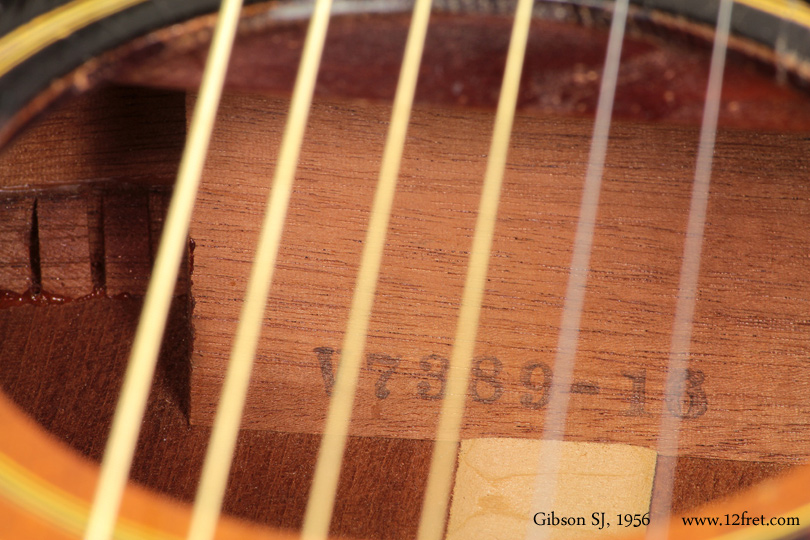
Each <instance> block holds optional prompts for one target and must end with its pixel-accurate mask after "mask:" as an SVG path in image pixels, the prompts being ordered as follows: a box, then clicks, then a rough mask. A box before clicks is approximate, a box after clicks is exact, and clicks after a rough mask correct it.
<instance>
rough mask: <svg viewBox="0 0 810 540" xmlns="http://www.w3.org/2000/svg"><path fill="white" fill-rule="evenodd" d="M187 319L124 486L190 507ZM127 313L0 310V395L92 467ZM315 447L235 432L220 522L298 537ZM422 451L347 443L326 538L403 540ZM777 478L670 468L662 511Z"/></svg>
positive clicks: (124, 308) (111, 305) (750, 466)
mask: <svg viewBox="0 0 810 540" xmlns="http://www.w3.org/2000/svg"><path fill="white" fill-rule="evenodd" d="M187 309H188V308H187V305H186V303H185V302H184V301H183V299H178V300H176V301H175V305H174V306H173V308H172V315H171V318H170V326H169V331H168V334H167V337H166V339H165V341H164V345H163V348H162V353H161V359H160V362H159V364H158V369H157V372H156V377H155V381H154V384H153V387H152V394H151V397H150V400H149V405H148V409H147V415H146V420H145V422H144V425H143V428H142V432H141V437H140V440H139V443H138V451H137V453H136V457H135V462H134V464H133V470H132V478H133V479H134V480H135V481H136V482H138V483H140V484H141V485H143V486H147V487H149V488H151V489H154V490H156V491H158V492H160V493H163V494H165V495H169V496H171V497H172V498H174V499H176V500H180V501H185V502H189V501H191V500H192V498H193V496H194V492H195V490H196V486H197V482H198V478H199V472H200V468H201V466H202V460H203V456H204V453H205V445H206V443H207V437H208V435H209V430H208V429H207V428H205V427H203V426H194V425H189V423H188V420H187V416H186V415H185V413H184V404H183V402H182V395H183V392H184V390H183V385H184V384H187V382H184V379H185V377H187V376H188V372H187V369H188V368H187V364H188V360H189V358H188V354H189V345H190V342H191V329H190V326H189V323H188V318H187ZM139 310H140V300H138V299H136V298H123V297H118V298H103V297H95V298H91V299H87V300H83V301H77V302H70V303H67V304H61V305H59V304H50V305H28V306H21V307H15V308H5V309H0V335H3V336H4V339H3V340H2V342H0V386H2V388H3V391H4V392H5V394H6V395H8V396H10V397H11V398H12V399H13V400H14V401H15V402H16V403H17V404H19V405H20V406H21V407H22V408H23V409H24V410H25V411H26V412H27V413H28V414H29V415H30V417H31V418H32V419H34V420H36V422H37V423H38V424H39V425H40V426H42V427H44V428H46V429H47V430H49V431H50V432H51V433H52V434H54V435H55V436H57V437H58V438H59V439H61V440H62V441H63V442H65V443H67V444H68V445H70V446H71V447H72V448H73V449H75V450H77V451H78V452H80V453H81V454H83V455H85V456H86V457H89V458H91V459H93V460H96V461H97V460H98V459H99V458H100V456H101V454H102V452H103V449H104V444H105V441H106V434H107V431H108V429H109V425H110V420H111V418H112V414H113V410H114V406H115V395H116V390H117V388H118V387H119V386H120V383H121V376H122V374H123V372H124V369H125V365H126V360H127V356H128V352H129V351H128V348H129V345H130V343H131V340H132V335H133V333H134V328H135V323H136V322H137V318H138V313H139ZM184 370H186V371H184ZM184 373H185V375H184ZM185 391H186V392H187V389H186V390H185ZM3 433H6V431H4V432H3ZM318 442H319V436H318V435H316V434H304V433H280V432H269V431H256V430H244V431H242V432H241V434H240V436H239V442H238V445H237V449H236V453H235V456H234V458H235V461H234V465H233V469H232V471H231V476H230V480H229V487H228V491H227V494H226V500H225V511H226V512H227V513H228V514H230V515H233V516H238V517H240V518H243V519H249V520H251V521H254V522H258V523H262V524H265V525H268V526H273V527H278V528H282V529H287V530H293V531H294V530H297V529H298V528H300V525H301V521H302V518H303V513H304V506H305V504H306V498H307V495H308V490H309V485H310V482H311V476H312V471H313V467H314V463H315V456H316V453H317V448H318ZM431 448H432V443H431V441H428V440H409V439H386V438H374V437H351V438H350V440H349V443H348V448H347V454H346V460H345V462H344V465H343V470H342V472H341V480H340V487H339V493H338V502H337V507H336V511H335V515H334V518H333V522H332V533H333V534H336V535H337V534H339V535H345V536H348V537H355V538H366V539H397V538H402V537H403V536H406V537H412V536H413V535H414V534H415V531H416V524H417V522H418V517H419V511H420V509H421V499H422V494H423V490H424V486H425V481H426V478H427V471H428V465H429V460H430V451H431ZM786 469H787V467H786V466H785V465H784V464H781V465H780V464H774V463H752V462H729V461H722V460H707V459H694V458H691V459H690V458H681V459H679V460H678V467H677V469H676V476H675V478H676V486H677V491H676V494H678V496H677V497H676V499H675V507H674V511H675V512H679V511H681V510H688V509H693V508H695V507H696V506H698V505H701V504H703V503H705V502H708V501H712V500H714V499H716V498H718V497H721V496H727V495H729V494H731V493H733V492H735V491H736V485H739V486H745V485H748V484H749V483H750V482H752V481H753V480H761V479H765V478H768V477H770V476H773V475H775V474H777V473H778V472H781V471H784V470H786ZM735 484H736V485H735ZM0 511H4V510H0ZM8 515H10V514H7V513H4V514H3V516H8ZM37 521H38V522H39V524H41V521H39V520H37ZM9 523H11V522H9ZM10 526H11V525H9V527H10Z"/></svg>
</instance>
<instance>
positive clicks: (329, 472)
mask: <svg viewBox="0 0 810 540" xmlns="http://www.w3.org/2000/svg"><path fill="white" fill-rule="evenodd" d="M430 11H431V0H417V1H416V3H415V4H414V8H413V15H412V17H411V24H410V28H409V30H408V38H407V41H406V44H405V53H404V56H403V60H402V65H401V67H400V74H399V81H398V83H397V90H396V93H395V95H394V102H393V105H392V111H391V122H390V124H389V128H388V134H387V137H386V143H385V148H384V149H383V156H382V164H381V166H380V174H379V177H378V181H377V188H376V190H375V194H374V201H373V203H372V208H371V214H370V217H369V224H368V228H367V230H366V238H365V242H364V245H363V246H364V247H363V253H362V257H361V260H360V269H359V271H358V274H357V278H356V286H355V288H354V292H353V295H352V303H351V308H350V310H349V320H348V323H347V326H346V334H345V336H344V339H343V345H342V349H341V353H340V363H339V364H338V366H337V375H336V378H335V383H334V386H333V387H332V397H331V399H330V402H329V409H328V411H327V416H326V423H325V426H324V431H323V435H322V436H321V444H320V449H319V450H318V459H317V462H316V464H315V474H314V476H313V480H312V487H311V488H310V495H309V500H308V501H307V507H306V512H305V514H304V524H303V528H302V537H303V538H304V540H315V539H325V538H326V537H327V535H328V534H329V524H330V523H331V521H332V512H333V510H334V505H335V497H336V496H337V487H338V480H339V478H340V469H341V464H342V462H343V455H344V452H345V448H346V439H347V437H348V433H349V424H350V422H351V415H352V405H353V404H354V399H355V393H356V389H357V382H358V377H359V372H360V364H361V358H362V356H363V349H364V346H365V341H366V336H367V334H368V327H369V321H370V319H371V310H372V307H373V304H374V294H375V291H376V288H377V281H378V278H379V273H380V265H381V263H382V257H383V252H384V248H385V239H386V233H387V231H388V222H389V219H390V216H391V207H392V204H393V200H394V193H395V191H396V184H397V178H398V177H399V170H400V163H401V162H402V154H403V150H404V147H405V137H406V134H407V130H408V124H409V121H410V116H411V109H412V104H413V98H414V94H415V92H416V82H417V79H418V76H419V66H420V64H421V61H422V51H423V49H424V42H425V37H426V35H427V28H428V20H429V18H430Z"/></svg>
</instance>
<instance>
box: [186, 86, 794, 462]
mask: <svg viewBox="0 0 810 540" xmlns="http://www.w3.org/2000/svg"><path fill="white" fill-rule="evenodd" d="M285 112H286V103H285V102H284V101H283V100H276V99H270V98H262V97H251V96H244V95H233V96H230V97H227V98H226V99H225V101H224V103H223V109H222V110H221V113H220V117H219V122H218V124H217V134H216V138H215V141H216V142H214V145H213V149H212V154H211V158H210V159H209V162H208V165H207V169H206V174H205V180H204V186H203V191H202V194H201V199H200V203H199V204H200V206H199V211H198V212H197V214H196V215H195V221H194V223H193V224H192V232H191V235H192V237H193V238H194V239H195V241H196V243H197V248H196V251H195V266H194V267H195V271H194V277H193V286H192V292H193V295H194V298H195V302H196V306H195V309H194V319H193V320H194V328H195V347H194V360H193V362H192V365H193V370H192V399H191V419H192V422H195V423H207V422H210V420H211V414H212V413H213V407H214V404H215V402H216V399H217V397H218V392H219V384H220V381H221V377H222V374H223V373H224V369H225V365H226V361H227V355H228V353H229V349H230V340H231V338H230V336H231V335H232V333H233V330H234V328H235V320H236V317H237V316H238V310H239V305H240V302H241V298H240V297H241V295H242V291H243V290H244V283H245V277H246V275H247V272H248V268H249V261H250V259H251V257H252V252H253V245H254V243H255V239H256V235H257V231H258V227H259V222H260V219H261V215H262V212H263V207H262V205H263V201H264V199H265V196H266V194H267V190H268V181H269V178H270V177H271V174H272V168H273V163H274V155H275V151H276V148H277V145H278V134H279V133H280V128H281V118H282V117H283V114H284V113H285ZM387 115H388V110H387V108H385V107H383V106H376V105H363V104H358V103H341V102H321V103H318V104H316V105H315V107H314V109H313V112H312V120H311V122H310V127H309V131H308V136H307V140H306V142H305V144H304V147H303V150H302V157H301V160H300V166H299V171H298V175H297V178H296V182H297V183H296V186H295V192H294V194H293V199H292V203H291V208H290V213H289V216H288V221H287V224H286V229H285V236H284V244H283V246H282V248H281V253H280V258H279V265H278V269H277V271H276V275H275V282H274V286H273V290H272V292H271V298H270V301H269V304H268V308H267V313H266V320H265V326H264V334H263V337H262V342H261V345H260V351H259V357H258V360H257V366H256V370H255V372H254V378H253V383H252V389H251V394H250V396H249V404H248V408H247V411H246V413H245V418H244V421H245V426H246V427H248V428H251V429H271V430H278V431H304V432H317V431H319V430H320V429H321V426H322V422H323V418H324V413H325V410H326V405H327V394H328V390H329V385H330V384H331V380H332V377H333V372H334V369H335V368H336V364H337V362H338V358H339V355H338V353H337V351H338V350H339V349H340V346H341V345H340V344H341V340H342V335H343V331H344V327H345V319H346V315H347V311H348V306H349V301H350V297H351V291H352V290H353V288H354V286H355V283H354V279H355V273H356V269H357V265H358V261H359V255H360V250H361V242H362V238H363V235H364V228H365V226H366V220H367V212H368V208H369V207H370V199H371V196H372V191H373V185H374V182H375V180H376V174H377V166H378V161H379V157H378V156H379V155H380V153H381V148H382V143H383V137H384V128H385V122H386V120H387ZM491 121H492V117H491V115H490V114H488V113H475V112H472V113H465V114H464V115H461V114H458V113H457V112H455V111H453V110H444V111H441V110H436V109H429V108H418V109H417V110H416V111H415V112H414V116H413V121H412V126H411V131H410V133H409V140H408V145H407V147H406V150H405V156H404V161H403V167H402V174H401V180H400V186H399V190H398V193H397V196H396V199H395V202H394V209H393V214H392V221H391V227H390V230H389V237H388V245H387V248H386V252H385V257H384V260H383V267H382V275H381V278H380V283H379V287H378V293H377V299H376V303H375V307H374V313H373V316H372V320H371V327H370V330H369V339H368V342H367V345H366V352H367V354H368V356H367V363H366V365H365V366H364V369H363V371H362V375H361V380H360V386H359V389H358V397H357V401H356V406H355V411H354V417H353V423H352V430H353V433H354V434H358V435H381V436H390V437H416V438H431V437H432V432H433V429H434V427H435V426H434V424H435V419H436V416H437V412H438V406H439V400H438V399H436V397H437V396H438V395H439V394H440V392H441V386H442V385H441V379H442V377H443V369H444V368H443V365H444V362H445V360H443V359H444V358H447V357H449V355H450V347H451V342H452V336H453V332H454V325H455V320H456V316H457V307H458V302H459V298H460V295H461V288H462V282H463V276H464V269H465V266H466V259H467V250H468V249H469V244H470V241H471V240H470V239H471V236H472V226H473V220H474V218H475V209H476V207H477V197H478V192H479V186H480V182H481V180H480V179H481V178H482V175H483V169H484V166H485V155H486V152H487V144H488V138H489V131H490V129H491V128H490V126H491ZM590 130H591V124H590V122H588V121H577V120H563V119H554V118H547V117H546V118H542V117H536V116H531V115H526V116H521V117H518V119H517V121H516V124H515V130H514V133H513V142H512V149H511V153H510V157H509V163H508V167H507V169H508V170H507V173H506V178H505V186H504V193H503V198H502V201H503V202H502V205H501V209H500V214H499V221H498V225H497V230H496V239H495V244H494V248H493V254H492V258H491V261H490V270H489V278H488V279H489V282H488V287H487V293H486V297H485V300H484V307H483V310H482V319H481V327H480V331H479V337H478V344H477V348H476V353H475V354H476V359H475V360H474V362H473V364H474V370H473V375H472V383H471V387H470V393H469V395H470V399H469V401H468V405H467V416H466V420H465V424H464V429H463V437H481V436H520V437H537V436H538V435H539V433H540V430H541V429H542V418H543V406H544V404H545V399H546V398H547V392H548V385H549V381H550V377H552V376H553V358H554V348H555V346H556V339H557V325H558V321H559V320H560V314H561V311H560V310H561V306H562V301H563V295H564V291H565V283H566V280H567V273H568V264H569V260H570V249H571V245H572V238H573V234H574V228H575V225H576V216H577V213H578V204H579V197H580V190H581V185H582V178H583V176H584V169H585V161H586V159H587V149H588V142H589V137H590ZM611 137H612V139H611V141H612V142H611V148H610V151H609V155H608V161H607V164H606V172H605V185H604V189H603V194H602V198H601V205H600V210H599V216H598V223H597V232H596V236H595V238H594V249H593V256H592V269H591V274H590V281H589V284H588V292H587V297H586V302H585V308H584V310H585V311H584V314H583V320H582V332H581V336H580V341H579V355H578V364H577V368H576V373H575V382H576V384H575V385H574V386H573V387H572V390H571V391H572V393H573V394H574V395H573V397H572V405H571V411H570V412H571V416H570V418H569V420H568V425H569V437H570V438H571V439H573V440H598V441H609V442H624V443H631V444H638V445H647V446H652V445H654V444H655V439H656V436H657V429H658V415H660V414H673V415H679V416H682V417H684V422H683V425H682V430H683V431H682V436H681V444H682V446H683V451H684V452H685V453H686V454H687V455H693V456H696V457H712V458H724V459H749V460H763V459H764V460H768V461H773V460H776V461H779V460H785V461H791V460H794V459H796V458H798V457H800V456H803V455H805V453H806V449H807V445H806V444H805V442H806V441H807V439H808V436H810V430H808V428H807V426H806V424H805V423H804V421H803V418H806V415H807V412H808V411H807V406H806V403H805V399H804V395H806V391H807V387H808V384H809V383H808V379H807V377H806V376H805V373H804V372H805V370H804V369H803V366H804V365H805V362H806V360H805V358H806V353H807V338H806V330H805V326H806V324H807V318H806V312H807V309H806V306H807V303H808V297H807V296H806V294H805V292H804V291H806V290H807V286H808V284H807V278H806V272H804V271H803V269H802V268H803V267H802V265H803V261H804V258H805V253H806V252H807V250H808V248H809V247H810V246H808V238H807V235H806V233H805V231H806V230H807V227H806V223H807V219H808V215H810V202H809V201H808V198H807V196H806V185H805V182H804V181H803V175H804V173H803V171H804V170H806V168H807V166H808V163H807V158H806V155H807V152H806V148H807V142H806V141H805V140H804V139H803V138H802V137H801V136H794V135H769V134H751V133H745V132H734V131H727V132H723V133H721V134H720V136H719V139H718V145H717V151H716V159H715V162H714V181H713V185H712V194H711V200H710V207H709V215H708V218H707V219H708V223H707V231H706V239H705V244H704V253H705V257H704V258H703V263H702V268H701V277H700V296H699V299H698V304H697V311H696V319H695V328H694V337H693V345H692V358H693V361H692V364H691V367H690V372H689V375H688V382H687V384H686V388H685V394H684V397H683V399H682V400H681V401H680V402H677V401H673V400H669V401H666V400H663V399H662V395H661V393H662V386H663V379H664V370H665V362H666V359H667V355H668V350H669V332H670V329H671V327H672V320H673V311H674V306H675V298H676V295H677V286H678V285H677V284H678V272H679V268H680V257H681V250H682V247H683V235H684V229H685V223H686V214H687V210H688V205H689V195H690V190H691V180H692V175H693V168H694V159H695V149H696V146H697V133H696V130H694V129H690V128H679V127H663V126H657V125H641V126H629V125H624V124H617V125H615V126H614V128H613V130H612V133H611Z"/></svg>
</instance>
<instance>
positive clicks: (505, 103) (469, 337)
mask: <svg viewBox="0 0 810 540" xmlns="http://www.w3.org/2000/svg"><path fill="white" fill-rule="evenodd" d="M532 6H533V0H518V4H517V7H516V10H515V19H514V23H513V25H512V35H511V37H510V41H509V50H508V52H507V57H506V67H505V69H504V75H503V83H502V85H501V94H500V97H499V99H498V107H497V110H496V113H495V124H494V129H493V134H492V141H491V144H490V148H489V159H488V160H487V167H486V171H485V174H484V182H483V188H482V191H481V199H480V202H479V207H478V217H477V218H476V223H475V231H474V233H473V242H472V248H471V251H470V259H469V262H468V266H467V276H466V279H465V283H464V291H463V293H462V298H461V308H460V309H459V315H458V322H457V326H456V334H455V337H454V340H453V349H452V353H451V357H450V368H449V370H448V373H447V379H446V380H447V383H446V384H447V386H446V390H445V395H444V399H443V400H442V407H441V412H440V415H439V423H438V428H437V430H436V441H435V442H434V446H433V455H432V457H431V462H430V470H429V473H428V480H427V487H426V489H425V495H424V499H423V502H422V514H421V517H420V520H419V529H418V532H417V538H418V539H419V540H439V539H440V538H442V536H443V534H442V533H443V531H444V525H445V519H446V516H447V506H448V501H449V498H450V486H451V484H452V481H453V478H452V476H453V472H454V471H455V460H456V454H457V450H458V442H459V438H460V434H461V420H462V418H463V415H464V406H465V403H466V400H467V387H468V385H469V377H470V365H471V363H472V356H473V352H474V350H475V342H476V335H477V332H478V322H479V318H480V313H481V305H482V302H483V297H484V287H485V285H486V277H487V269H488V266H489V257H490V251H491V247H492V239H493V235H494V232H495V222H496V218H497V214H498V203H499V201H500V195H501V185H502V183H503V176H504V169H505V168H506V158H507V153H508V151H509V140H510V137H511V133H512V124H513V122H514V116H515V108H516V105H517V97H518V91H519V89H520V75H521V72H522V70H523V59H524V56H525V53H526V46H527V43H528V38H529V28H530V25H531V15H532Z"/></svg>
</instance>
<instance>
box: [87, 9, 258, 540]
mask: <svg viewBox="0 0 810 540" xmlns="http://www.w3.org/2000/svg"><path fill="white" fill-rule="evenodd" d="M241 7H242V2H241V0H223V3H222V6H221V8H220V17H219V20H218V21H217V26H216V29H215V33H214V38H213V41H212V43H211V53H210V54H209V56H208V60H207V62H206V66H205V72H204V73H203V81H202V85H201V88H200V98H199V101H198V102H197V106H196V107H195V109H194V114H193V116H192V120H191V126H190V128H189V137H188V141H187V143H186V147H185V149H184V151H183V157H182V159H181V162H180V169H179V171H178V176H177V183H176V185H175V188H174V195H173V197H172V201H171V204H170V205H169V210H168V213H167V216H166V224H165V225H164V230H163V235H162V238H161V242H160V247H159V248H158V253H157V257H156V259H155V266H154V268H153V270H152V279H151V280H150V282H149V287H148V289H147V292H146V298H145V299H144V307H143V311H142V312H141V318H140V321H139V323H138V329H137V331H136V334H135V341H134V344H133V346H132V352H131V354H130V358H129V366H128V367H127V372H126V375H125V377H124V385H123V389H122V391H121V396H120V398H119V400H118V406H117V408H116V411H115V417H114V419H113V425H112V429H111V432H110V437H109V440H108V442H107V447H106V449H105V452H104V459H103V461H102V463H101V475H100V478H99V483H98V486H97V488H96V493H95V497H94V499H93V507H92V509H91V512H90V520H89V523H88V527H87V530H86V532H85V539H86V540H107V539H108V538H110V535H111V534H112V530H113V527H114V526H115V520H116V517H117V515H118V508H119V506H120V504H121V497H122V494H123V491H124V487H125V485H126V481H127V477H128V475H129V469H130V466H131V465H132V456H133V454H134V452H135V445H136V443H137V441H138V433H139V431H140V426H141V422H142V420H143V413H144V409H145V407H146V400H147V398H148V396H149V388H150V386H151V382H152V376H153V374H154V371H155V364H156V362H157V357H158V353H159V351H160V342H161V340H162V338H163V332H164V329H165V327H166V318H167V316H168V313H169V306H170V304H171V300H172V294H173V292H174V287H175V284H176V282H177V269H178V268H179V267H180V261H181V260H182V258H183V252H184V251H185V249H186V238H187V236H188V228H189V222H190V220H191V210H192V208H193V207H194V201H195V199H196V196H197V188H198V186H199V183H200V176H201V174H202V168H203V164H204V162H205V156H206V154H207V152H208V143H209V141H210V139H211V131H212V129H213V125H214V118H215V117H216V110H217V106H218V104H219V98H220V95H221V94H222V86H223V84H224V81H225V73H226V71H227V67H228V60H229V58H230V54H231V48H232V44H233V39H234V35H235V33H236V25H237V23H238V21H239V12H240V10H241Z"/></svg>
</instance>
